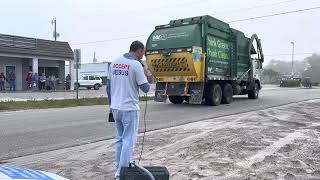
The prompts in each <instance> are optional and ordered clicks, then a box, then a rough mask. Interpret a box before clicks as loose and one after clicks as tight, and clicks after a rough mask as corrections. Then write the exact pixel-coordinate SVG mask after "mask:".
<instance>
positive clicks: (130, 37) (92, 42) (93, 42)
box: [73, 35, 146, 45]
mask: <svg viewBox="0 0 320 180" xmlns="http://www.w3.org/2000/svg"><path fill="white" fill-rule="evenodd" d="M143 36H146V35H137V36H129V37H121V38H114V39H106V40H101V41H89V42H83V43H74V44H73V45H80V44H95V43H103V42H110V41H119V40H124V39H132V38H137V37H143Z"/></svg>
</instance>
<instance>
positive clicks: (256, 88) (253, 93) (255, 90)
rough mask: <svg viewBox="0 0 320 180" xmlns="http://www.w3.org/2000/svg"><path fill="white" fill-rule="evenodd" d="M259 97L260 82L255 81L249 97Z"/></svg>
mask: <svg viewBox="0 0 320 180" xmlns="http://www.w3.org/2000/svg"><path fill="white" fill-rule="evenodd" d="M258 97H259V84H258V83H255V85H254V88H253V90H250V91H249V92H248V98H249V99H258Z"/></svg>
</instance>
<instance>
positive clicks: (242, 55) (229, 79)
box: [146, 16, 264, 106]
mask: <svg viewBox="0 0 320 180" xmlns="http://www.w3.org/2000/svg"><path fill="white" fill-rule="evenodd" d="M146 59H147V64H148V67H149V69H150V71H151V73H152V74H153V76H155V78H156V80H157V84H156V90H155V100H156V101H158V102H165V101H166V100H167V98H169V100H170V101H171V102H172V103H173V104H181V103H183V102H184V101H186V102H187V103H190V104H202V103H205V104H207V105H211V106H217V105H219V104H220V103H225V104H229V103H231V102H232V101H233V95H248V98H249V99H257V98H258V96H259V91H260V89H261V81H260V74H261V70H262V63H263V61H264V56H263V52H262V47H261V43H260V39H259V38H258V37H257V35H255V34H254V35H252V36H251V38H247V37H245V35H244V33H242V32H240V31H238V30H235V29H232V28H230V26H229V24H227V23H225V22H222V21H220V20H218V19H215V18H213V17H211V16H199V17H193V18H186V19H178V20H172V21H170V23H169V24H166V25H160V26H157V27H156V28H155V30H154V31H153V32H152V33H151V35H150V36H149V38H148V40H147V44H146Z"/></svg>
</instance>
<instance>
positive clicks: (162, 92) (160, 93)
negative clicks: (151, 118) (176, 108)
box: [154, 82, 167, 102]
mask: <svg viewBox="0 0 320 180" xmlns="http://www.w3.org/2000/svg"><path fill="white" fill-rule="evenodd" d="M166 91H167V83H159V82H158V83H157V84H156V90H155V98H154V100H155V101H157V102H166V101H167V92H166Z"/></svg>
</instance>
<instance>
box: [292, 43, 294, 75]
mask: <svg viewBox="0 0 320 180" xmlns="http://www.w3.org/2000/svg"><path fill="white" fill-rule="evenodd" d="M291 44H292V61H291V75H292V77H293V73H294V72H293V60H294V42H291Z"/></svg>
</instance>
